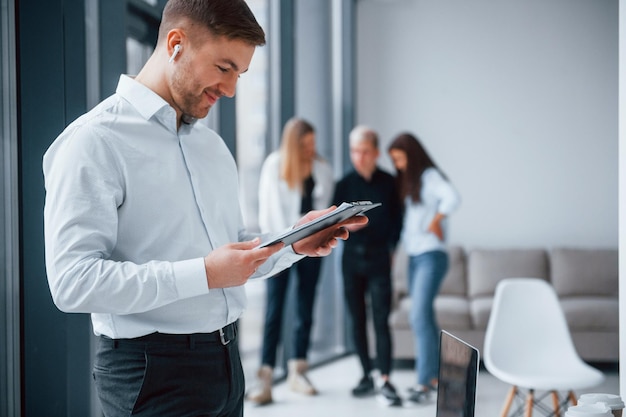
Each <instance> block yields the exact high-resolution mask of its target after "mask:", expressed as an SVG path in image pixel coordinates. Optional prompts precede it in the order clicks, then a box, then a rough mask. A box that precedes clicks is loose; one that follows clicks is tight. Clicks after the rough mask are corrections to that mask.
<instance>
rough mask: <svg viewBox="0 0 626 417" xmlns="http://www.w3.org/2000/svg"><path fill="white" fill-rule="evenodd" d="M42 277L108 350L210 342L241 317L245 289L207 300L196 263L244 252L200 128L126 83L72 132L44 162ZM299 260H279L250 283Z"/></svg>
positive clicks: (231, 167) (229, 175)
mask: <svg viewBox="0 0 626 417" xmlns="http://www.w3.org/2000/svg"><path fill="white" fill-rule="evenodd" d="M43 170H44V176H45V186H46V202H45V209H44V226H45V247H46V269H47V275H48V281H49V285H50V290H51V293H52V296H53V299H54V302H55V304H56V305H57V306H58V308H59V309H61V310H63V311H66V312H86V313H91V317H92V323H93V328H94V332H95V333H96V334H98V335H100V334H102V335H106V336H108V337H111V338H131V337H138V336H142V335H146V334H149V333H153V332H155V331H158V332H162V333H177V334H185V333H197V332H212V331H215V330H217V329H219V328H221V327H224V326H225V325H227V324H229V323H232V322H234V321H235V320H237V318H238V317H239V316H240V315H241V313H242V312H243V310H244V308H245V306H246V295H245V290H244V287H242V286H240V287H232V288H226V289H210V290H209V288H208V285H207V278H206V273H205V267H204V257H205V256H206V255H207V254H208V253H209V252H211V251H212V250H213V249H215V248H218V247H220V246H222V245H225V244H227V243H232V242H237V241H243V240H249V239H251V238H252V237H253V236H252V235H250V234H247V233H246V232H245V229H244V226H243V220H242V216H241V211H240V206H239V199H238V190H239V186H238V175H237V169H236V165H235V161H234V159H233V157H232V155H231V153H230V152H229V150H228V148H227V147H226V145H225V144H224V142H223V140H222V139H221V138H220V137H219V136H218V135H217V134H216V133H215V132H213V131H212V130H210V129H209V128H207V127H206V126H204V125H202V124H201V123H195V122H192V123H191V124H182V125H181V126H180V129H178V130H177V128H176V112H175V111H174V109H173V108H172V107H171V106H170V105H169V104H168V103H167V102H165V101H164V100H163V99H162V98H161V97H160V96H158V95H157V94H156V93H154V92H153V91H152V90H150V89H149V88H147V87H146V86H144V85H142V84H140V83H138V82H136V81H134V80H133V79H131V78H130V77H127V76H122V77H121V78H120V81H119V84H118V88H117V91H116V94H114V95H112V96H111V97H109V98H107V99H106V100H104V101H103V102H102V103H100V104H99V105H98V106H97V107H95V108H94V109H93V110H91V111H90V112H88V113H87V114H85V115H83V116H81V117H80V118H78V119H77V120H76V121H74V122H73V123H72V124H70V125H69V126H68V127H67V128H66V129H65V130H64V131H63V132H62V133H61V135H59V137H58V138H57V139H56V140H55V141H54V143H53V144H52V145H51V146H50V148H49V149H48V150H47V152H46V154H45V155H44V159H43ZM301 258H302V256H300V255H296V254H295V253H294V252H293V250H292V249H291V248H290V247H289V248H285V249H283V250H281V251H280V252H279V253H278V254H276V255H274V256H273V257H272V258H271V259H270V260H269V261H268V262H266V263H265V264H264V265H262V266H261V267H260V268H259V269H258V271H257V273H256V274H255V275H254V276H253V278H254V277H258V278H261V277H269V276H272V275H274V274H275V273H277V272H278V271H280V270H282V269H284V268H287V267H289V266H291V264H292V263H293V262H295V261H297V260H299V259H301Z"/></svg>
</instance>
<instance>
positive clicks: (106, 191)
mask: <svg viewBox="0 0 626 417" xmlns="http://www.w3.org/2000/svg"><path fill="white" fill-rule="evenodd" d="M106 134H107V132H102V131H98V130H95V129H94V128H87V127H79V128H73V129H70V130H68V131H67V132H66V133H64V134H63V138H62V139H61V140H57V141H55V143H54V144H53V145H52V146H51V148H50V149H49V150H48V151H47V153H46V155H45V157H44V161H43V170H44V175H45V186H46V201H45V209H44V232H45V252H46V253H45V256H46V270H47V277H48V282H49V286H50V291H51V294H52V297H53V300H54V302H55V304H56V305H57V307H58V308H59V309H60V310H62V311H67V312H87V313H114V314H128V313H138V312H145V311H149V310H152V309H155V308H158V307H160V306H163V305H167V304H169V303H172V302H174V301H177V300H180V299H184V298H188V297H193V296H196V295H200V294H205V293H207V292H208V291H209V288H208V286H207V279H206V273H205V268H204V262H203V258H202V257H199V258H195V259H188V260H183V261H177V262H168V261H162V260H151V261H146V262H144V263H134V262H129V261H125V260H117V259H112V253H113V251H114V248H115V247H116V244H117V238H118V227H119V223H118V208H119V207H122V206H123V204H124V202H125V198H126V195H125V193H126V192H127V190H126V189H125V181H124V174H123V168H122V167H121V166H120V165H119V161H118V158H116V155H115V154H114V152H113V151H112V150H111V149H109V147H108V145H107V143H106V141H105V137H106ZM158 226H159V225H158V224H155V227H158Z"/></svg>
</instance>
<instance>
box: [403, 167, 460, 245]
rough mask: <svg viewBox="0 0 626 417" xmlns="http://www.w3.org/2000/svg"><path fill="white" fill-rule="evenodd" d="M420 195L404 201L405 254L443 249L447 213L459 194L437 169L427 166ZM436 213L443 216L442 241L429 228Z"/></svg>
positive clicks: (457, 199)
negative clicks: (416, 198)
mask: <svg viewBox="0 0 626 417" xmlns="http://www.w3.org/2000/svg"><path fill="white" fill-rule="evenodd" d="M420 196H421V201H420V202H419V203H415V202H414V201H412V200H411V197H410V196H409V197H407V198H406V200H405V209H404V210H405V212H404V220H403V222H404V223H403V226H402V234H401V240H402V244H403V245H404V248H405V250H406V252H407V254H408V255H411V256H415V255H420V254H422V253H425V252H430V251H434V250H445V239H446V236H447V234H448V224H447V223H448V216H449V215H450V214H451V213H452V212H453V211H455V210H456V209H457V208H458V207H459V205H460V204H461V197H460V196H459V193H458V192H457V190H456V189H455V188H454V187H453V186H452V184H451V183H450V182H449V181H447V180H446V179H445V178H444V177H443V176H442V175H441V173H440V172H439V171H438V170H437V169H436V168H427V169H426V170H425V171H424V172H423V173H422V192H421V195H420ZM437 213H441V214H444V215H445V216H446V217H445V218H444V219H443V220H442V221H441V227H442V230H443V236H444V240H443V241H442V240H439V238H438V237H437V236H436V235H434V234H433V233H430V232H429V231H428V226H430V223H431V222H432V220H433V218H434V217H435V215H436V214H437Z"/></svg>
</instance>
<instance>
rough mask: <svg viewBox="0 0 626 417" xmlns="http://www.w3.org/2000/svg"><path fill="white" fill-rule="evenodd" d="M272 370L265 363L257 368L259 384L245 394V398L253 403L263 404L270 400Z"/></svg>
mask: <svg viewBox="0 0 626 417" xmlns="http://www.w3.org/2000/svg"><path fill="white" fill-rule="evenodd" d="M273 373H274V370H273V369H272V368H270V367H269V366H267V365H263V366H262V367H261V369H259V371H258V373H257V376H258V378H259V385H258V387H256V388H255V389H254V390H253V391H251V392H250V393H248V394H247V395H246V399H247V400H248V401H250V402H253V403H254V404H255V405H265V404H269V403H271V402H272V380H273Z"/></svg>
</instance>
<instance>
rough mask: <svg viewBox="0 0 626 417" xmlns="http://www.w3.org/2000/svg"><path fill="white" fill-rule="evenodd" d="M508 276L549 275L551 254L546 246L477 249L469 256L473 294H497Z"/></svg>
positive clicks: (468, 265) (468, 279)
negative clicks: (499, 284)
mask: <svg viewBox="0 0 626 417" xmlns="http://www.w3.org/2000/svg"><path fill="white" fill-rule="evenodd" d="M504 278H540V279H544V280H547V279H548V255H547V253H546V251H545V250H543V249H473V250H471V251H470V252H469V255H468V259H467V285H468V294H469V296H470V297H478V296H486V295H493V293H494V292H495V289H496V286H497V285H498V282H500V280H502V279H504Z"/></svg>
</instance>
